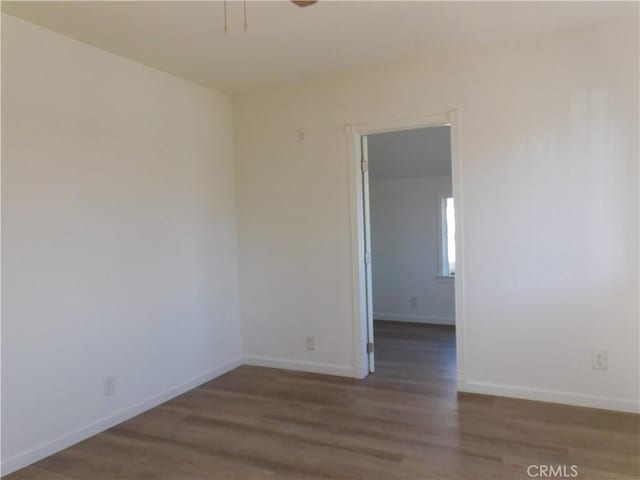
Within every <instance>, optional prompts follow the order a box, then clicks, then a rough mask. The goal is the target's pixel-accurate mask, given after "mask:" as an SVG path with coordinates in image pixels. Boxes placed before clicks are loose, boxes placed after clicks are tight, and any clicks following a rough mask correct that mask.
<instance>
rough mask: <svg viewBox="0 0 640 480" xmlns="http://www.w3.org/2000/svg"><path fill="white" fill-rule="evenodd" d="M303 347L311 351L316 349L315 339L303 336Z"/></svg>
mask: <svg viewBox="0 0 640 480" xmlns="http://www.w3.org/2000/svg"><path fill="white" fill-rule="evenodd" d="M304 348H305V349H307V350H309V351H311V350H315V349H316V341H315V339H314V338H313V337H304Z"/></svg>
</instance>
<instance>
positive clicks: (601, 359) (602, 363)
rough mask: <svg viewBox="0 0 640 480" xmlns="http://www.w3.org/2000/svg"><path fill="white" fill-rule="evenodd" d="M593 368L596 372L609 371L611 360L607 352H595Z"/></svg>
mask: <svg viewBox="0 0 640 480" xmlns="http://www.w3.org/2000/svg"><path fill="white" fill-rule="evenodd" d="M591 366H592V367H593V369H594V370H607V369H608V368H609V360H608V358H607V352H606V351H605V350H594V351H593V353H592V354H591Z"/></svg>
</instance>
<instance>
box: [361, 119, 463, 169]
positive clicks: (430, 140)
mask: <svg viewBox="0 0 640 480" xmlns="http://www.w3.org/2000/svg"><path fill="white" fill-rule="evenodd" d="M367 141H368V152H369V173H370V175H371V177H373V178H407V177H431V176H436V175H437V176H444V175H447V176H450V175H451V139H450V134H449V127H431V128H419V129H415V130H403V131H400V132H389V133H378V134H376V135H368V136H367Z"/></svg>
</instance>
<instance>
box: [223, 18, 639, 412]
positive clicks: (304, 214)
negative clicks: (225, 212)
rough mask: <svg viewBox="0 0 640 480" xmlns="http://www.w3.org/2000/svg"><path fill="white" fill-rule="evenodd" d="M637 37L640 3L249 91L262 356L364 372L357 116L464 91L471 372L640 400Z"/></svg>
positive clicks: (371, 116) (557, 390)
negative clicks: (545, 29) (610, 16)
mask: <svg viewBox="0 0 640 480" xmlns="http://www.w3.org/2000/svg"><path fill="white" fill-rule="evenodd" d="M637 40H638V23H637V16H635V17H634V18H629V19H622V20H620V21H615V22H612V23H610V24H607V25H605V26H601V27H592V28H589V29H584V30H577V31H573V32H568V33H563V34H556V35H553V36H548V37H545V38H538V39H532V40H531V41H527V42H524V43H521V44H519V43H512V44H509V45H508V46H504V47H501V48H497V47H496V48H492V49H489V50H486V51H481V52H476V54H474V55H473V56H468V57H464V58H456V59H453V58H452V59H450V60H449V61H448V62H447V63H442V64H438V65H428V64H416V65H409V66H399V67H387V68H381V69H378V70H373V71H369V72H363V73H354V74H350V75H345V76H341V77H335V78H332V79H327V80H325V81H317V82H310V83H304V84H295V85H287V86H285V87H281V88H274V89H270V90H264V91H258V92H254V93H251V94H247V95H244V96H242V97H239V98H237V99H234V107H235V108H234V126H235V132H236V159H237V179H238V208H239V242H240V243H239V245H240V285H241V297H242V300H243V301H242V307H241V310H242V311H241V316H242V321H243V332H244V345H245V349H246V353H247V355H248V356H249V361H252V362H255V363H262V364H272V365H276V364H277V365H287V366H292V367H297V368H303V369H316V370H321V371H330V372H333V373H343V374H345V375H348V374H352V375H355V374H356V372H354V370H353V365H354V362H355V358H354V356H355V354H354V327H353V322H352V317H353V308H352V307H353V305H352V299H351V292H352V285H351V279H352V274H351V258H350V242H351V239H350V232H351V230H350V223H349V222H350V219H349V211H350V210H349V209H350V198H349V175H348V165H347V138H346V133H345V125H348V124H360V123H366V122H373V121H383V120H389V119H398V118H409V117H420V116H424V115H428V114H433V113H439V112H443V111H447V110H449V109H452V108H457V109H459V111H460V119H461V132H460V134H461V144H460V159H461V167H462V189H463V198H462V207H461V209H462V212H461V213H462V215H463V223H464V232H463V241H464V245H465V258H466V263H465V278H464V284H465V285H464V286H465V297H464V300H463V301H464V308H465V321H466V324H465V332H464V334H465V339H466V340H465V345H464V355H465V364H466V370H465V372H464V379H463V386H464V388H466V389H468V390H474V391H485V392H493V393H500V394H506V395H514V396H524V397H529V398H539V399H546V400H553V401H563V402H568V403H574V404H582V405H593V406H604V407H609V408H618V409H626V410H638V397H639V395H638V388H639V386H638V378H639V373H640V372H639V367H638V365H639V363H640V362H639V355H638V334H639V332H638V324H639V321H638V317H639V312H638V291H639V282H638V154H639V149H638V100H639V98H638V82H639V75H638V42H637ZM299 128H303V129H305V132H306V134H305V141H304V142H297V137H296V129H299ZM304 335H314V336H315V337H316V350H315V351H312V352H307V351H305V349H304ZM593 349H604V350H607V351H608V352H609V370H608V371H597V370H593V369H592V368H591V352H592V350H593Z"/></svg>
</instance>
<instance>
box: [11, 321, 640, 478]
mask: <svg viewBox="0 0 640 480" xmlns="http://www.w3.org/2000/svg"><path fill="white" fill-rule="evenodd" d="M375 335H376V366H377V370H376V373H375V374H373V375H370V376H369V377H367V378H366V379H364V380H355V379H349V378H342V377H333V376H327V375H317V374H311V373H303V372H293V371H286V370H277V369H269V368H259V367H247V366H245V367H240V368H238V369H236V370H234V371H232V372H229V373H227V374H226V375H223V376H221V377H219V378H217V379H215V380H213V381H211V382H209V383H207V384H205V385H202V386H201V387H199V388H196V389H194V390H191V391H190V392H187V393H185V394H184V395H181V396H179V397H177V398H175V399H173V400H171V401H169V402H167V403H165V404H163V405H161V406H159V407H157V408H154V409H152V410H150V411H148V412H146V413H144V414H142V415H139V416H137V417H135V418H132V419H131V420H128V421H126V422H124V423H122V424H120V425H118V426H116V427H114V428H112V429H110V430H108V431H106V432H103V433H100V434H98V435H96V436H94V437H92V438H90V439H88V440H85V441H83V442H81V443H79V444H77V445H74V446H72V447H70V448H68V449H66V450H64V451H62V452H59V453H57V454H55V455H53V456H51V457H48V458H46V459H44V460H42V461H40V462H38V463H36V464H34V465H32V466H30V467H27V468H24V469H22V470H20V471H18V472H16V473H14V474H12V475H9V476H8V477H6V478H7V479H8V480H22V479H34V480H35V479H49V480H100V479H148V480H151V479H175V480H183V479H184V480H191V479H194V480H195V479H198V480H204V479H215V480H217V479H255V480H259V479H265V480H268V479H381V480H382V479H385V480H389V479H404V480H409V479H414V480H420V479H485V478H486V479H518V478H531V477H529V476H528V475H527V466H529V465H551V466H554V467H557V466H558V465H567V468H569V466H570V465H577V468H578V477H576V478H578V479H587V478H589V479H638V478H640V464H639V460H638V458H639V453H640V451H639V449H640V416H638V415H633V414H625V413H617V412H608V411H603V410H595V409H588V408H578V407H570V406H564V405H556V404H549V403H540V402H531V401H525V400H515V399H507V398H499V397H492V396H483V395H472V394H458V393H457V392H456V367H455V333H454V329H453V327H447V326H432V325H420V324H407V323H399V322H379V321H376V326H375ZM567 473H571V471H569V470H568V471H567ZM553 478H560V477H557V476H556V477H553Z"/></svg>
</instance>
